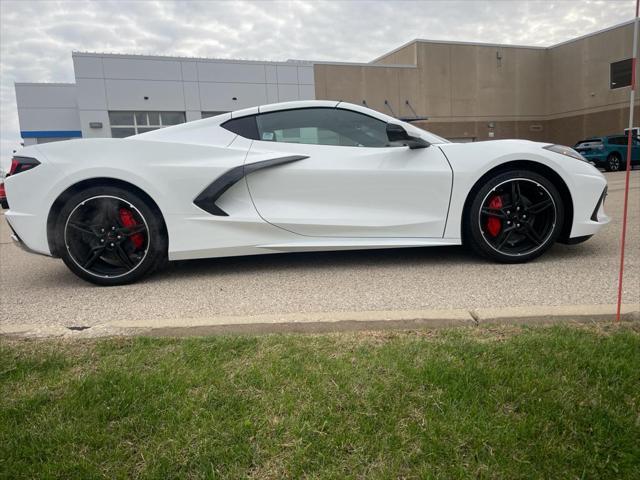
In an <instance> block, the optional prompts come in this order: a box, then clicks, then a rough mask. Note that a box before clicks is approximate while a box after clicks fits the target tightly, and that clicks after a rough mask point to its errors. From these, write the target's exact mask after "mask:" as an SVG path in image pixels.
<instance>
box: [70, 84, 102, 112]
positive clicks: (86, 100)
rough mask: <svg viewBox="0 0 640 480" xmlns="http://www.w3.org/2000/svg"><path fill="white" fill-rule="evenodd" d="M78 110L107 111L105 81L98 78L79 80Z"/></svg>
mask: <svg viewBox="0 0 640 480" xmlns="http://www.w3.org/2000/svg"><path fill="white" fill-rule="evenodd" d="M76 91H77V93H78V108H79V109H80V110H101V109H102V110H106V109H107V97H106V94H105V89H104V80H103V79H101V78H100V79H97V78H77V79H76Z"/></svg>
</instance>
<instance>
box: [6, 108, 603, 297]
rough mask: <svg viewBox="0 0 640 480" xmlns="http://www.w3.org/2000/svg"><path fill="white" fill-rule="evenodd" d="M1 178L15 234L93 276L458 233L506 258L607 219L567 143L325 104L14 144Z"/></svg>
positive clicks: (449, 237) (433, 242)
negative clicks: (448, 130) (464, 135)
mask: <svg viewBox="0 0 640 480" xmlns="http://www.w3.org/2000/svg"><path fill="white" fill-rule="evenodd" d="M5 185H6V191H7V198H8V203H9V207H10V208H9V210H8V211H7V212H6V214H5V217H6V219H7V221H8V223H9V225H10V227H11V230H12V232H13V235H12V237H13V239H14V240H15V242H17V243H18V244H19V245H20V246H22V247H23V248H24V249H26V250H28V251H31V252H34V253H40V254H44V255H49V256H53V257H57V258H61V259H62V260H63V261H64V263H65V264H66V265H67V266H68V267H69V269H70V270H71V271H72V272H74V273H75V274H76V275H78V276H79V277H81V278H83V279H85V280H88V281H90V282H93V283H96V284H99V285H118V284H125V283H130V282H133V281H136V280H138V279H140V278H142V277H143V276H145V275H147V274H149V273H151V272H152V271H153V270H155V269H157V268H158V267H160V266H162V265H163V264H164V263H165V262H166V261H167V260H182V259H196V258H207V257H225V256H234V255H253V254H265V253H280V252H299V251H320V250H345V249H371V248H395V247H420V246H425V247H426V246H442V245H460V244H465V245H467V246H469V247H470V248H471V249H472V250H474V251H475V252H477V253H478V254H480V255H483V256H484V257H487V258H488V259H490V260H493V261H497V262H503V263H518V262H526V261H529V260H532V259H534V258H536V257H538V256H539V255H541V254H542V253H543V252H545V251H546V250H548V249H549V248H550V247H551V246H552V245H553V244H554V243H555V242H556V241H559V242H563V243H570V244H571V243H579V242H581V241H584V240H586V239H588V238H589V237H590V236H592V235H593V234H594V233H596V232H597V231H598V230H600V228H602V227H603V226H604V225H605V224H606V223H608V222H609V218H608V217H607V215H606V214H605V212H604V209H603V204H604V199H605V196H606V191H607V183H606V180H605V178H604V177H603V175H602V174H601V173H600V172H599V171H598V170H597V169H596V168H595V167H593V166H592V165H591V164H589V162H587V161H586V160H585V159H584V158H583V157H582V156H581V155H580V154H579V153H577V152H576V151H575V150H573V149H571V148H569V147H565V146H560V145H551V144H548V143H536V142H531V141H525V140H492V141H484V142H476V143H451V142H449V141H447V140H445V139H443V138H440V137H438V136H437V135H434V134H432V133H429V132H427V131H425V130H422V129H420V128H417V127H416V126H414V125H412V124H410V123H405V122H403V121H400V120H398V119H396V118H393V117H390V116H388V115H385V114H383V113H380V112H377V111H374V110H371V109H368V108H365V107H363V106H359V105H353V104H349V103H345V102H338V101H320V100H316V101H299V102H287V103H279V104H273V105H265V106H260V107H253V108H249V109H245V110H239V111H234V112H230V113H225V114H222V115H218V116H216V117H211V118H207V119H203V120H197V121H193V122H188V123H185V124H181V125H176V126H173V127H168V128H163V129H159V130H155V131H150V132H146V133H142V134H140V135H135V136H132V137H128V138H123V139H115V138H95V139H82V140H69V141H64V142H56V143H47V144H41V145H33V146H28V147H26V148H24V149H22V150H21V151H20V152H19V153H17V154H16V156H15V157H14V158H13V159H12V165H11V171H10V174H9V176H8V177H7V178H6V181H5Z"/></svg>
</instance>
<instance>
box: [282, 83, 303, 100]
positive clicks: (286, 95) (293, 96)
mask: <svg viewBox="0 0 640 480" xmlns="http://www.w3.org/2000/svg"><path fill="white" fill-rule="evenodd" d="M291 100H299V98H298V85H278V101H279V102H288V101H291Z"/></svg>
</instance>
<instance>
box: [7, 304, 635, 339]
mask: <svg viewBox="0 0 640 480" xmlns="http://www.w3.org/2000/svg"><path fill="white" fill-rule="evenodd" d="M614 319H615V305H561V306H529V307H507V308H481V309H477V310H464V309H451V310H404V311H369V312H316V313H290V314H279V315H278V314H265V315H252V316H220V317H210V318H187V319H178V318H176V319H150V320H140V321H137V322H132V321H115V322H108V323H104V324H100V325H95V326H92V327H86V328H84V327H81V328H82V329H78V327H77V326H76V327H74V326H71V325H69V326H67V327H63V326H55V327H53V326H51V327H47V326H45V327H40V326H37V325H7V326H0V335H5V336H15V337H74V338H87V337H101V336H116V335H151V336H201V335H216V334H238V333H239V334H260V333H321V332H339V331H357V330H384V329H419V328H444V327H473V326H484V325H487V326H488V325H523V324H531V325H538V324H550V323H563V322H580V323H590V322H613V321H614ZM622 319H623V320H624V321H640V304H628V305H624V306H623V308H622Z"/></svg>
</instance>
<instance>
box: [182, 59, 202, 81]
mask: <svg viewBox="0 0 640 480" xmlns="http://www.w3.org/2000/svg"><path fill="white" fill-rule="evenodd" d="M181 65H182V80H184V81H185V82H197V81H198V65H197V64H196V62H181Z"/></svg>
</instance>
